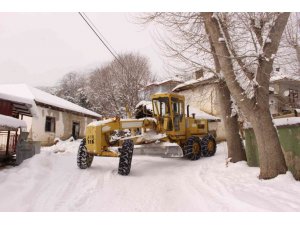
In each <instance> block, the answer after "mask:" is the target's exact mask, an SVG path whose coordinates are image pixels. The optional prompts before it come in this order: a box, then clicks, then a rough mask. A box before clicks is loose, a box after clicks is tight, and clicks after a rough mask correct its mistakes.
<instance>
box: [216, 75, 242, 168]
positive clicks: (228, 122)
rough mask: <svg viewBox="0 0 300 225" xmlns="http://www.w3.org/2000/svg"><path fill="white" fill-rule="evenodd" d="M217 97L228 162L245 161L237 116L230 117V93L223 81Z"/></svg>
mask: <svg viewBox="0 0 300 225" xmlns="http://www.w3.org/2000/svg"><path fill="white" fill-rule="evenodd" d="M218 97H219V104H220V108H221V110H220V112H221V116H222V119H223V122H224V127H225V136H226V141H227V148H228V158H231V160H230V161H231V162H233V163H235V162H239V161H243V160H246V154H245V148H244V145H243V143H242V139H241V136H240V134H239V124H238V116H237V115H235V116H231V112H232V109H231V105H232V101H231V99H230V92H229V90H228V87H227V86H226V83H225V82H224V81H223V82H222V81H220V84H219V95H218Z"/></svg>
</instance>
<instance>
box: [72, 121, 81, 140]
mask: <svg viewBox="0 0 300 225" xmlns="http://www.w3.org/2000/svg"><path fill="white" fill-rule="evenodd" d="M79 134H80V124H79V123H78V122H73V125H72V136H73V138H74V139H75V140H77V139H78V138H79Z"/></svg>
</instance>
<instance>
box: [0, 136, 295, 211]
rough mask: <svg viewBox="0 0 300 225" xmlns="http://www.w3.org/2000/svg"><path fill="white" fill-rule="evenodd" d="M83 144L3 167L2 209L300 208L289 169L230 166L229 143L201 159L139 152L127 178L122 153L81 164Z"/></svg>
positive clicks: (0, 177) (63, 145) (46, 151)
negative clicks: (267, 174) (264, 176)
mask: <svg viewBox="0 0 300 225" xmlns="http://www.w3.org/2000/svg"><path fill="white" fill-rule="evenodd" d="M78 145H79V142H78V141H76V142H61V143H59V144H58V145H57V146H52V147H48V148H43V149H42V153H41V154H39V155H36V156H34V157H33V158H31V159H28V160H25V161H24V162H23V163H22V164H21V165H20V166H18V167H14V168H5V169H3V168H1V169H0V183H1V186H0V193H1V194H0V195H1V201H0V211H300V182H297V181H295V180H294V179H293V177H292V175H291V174H290V173H288V174H286V175H281V176H279V177H277V178H275V179H273V180H268V181H264V180H259V179H258V178H257V176H258V174H259V169H258V168H250V167H248V166H246V163H245V162H240V163H236V164H232V163H230V164H229V165H228V167H226V165H225V158H226V151H227V150H226V143H221V144H219V145H218V149H217V153H216V155H215V156H214V157H211V158H201V159H200V160H198V161H188V160H185V159H166V158H161V157H157V156H156V157H155V156H145V155H134V157H133V162H132V170H131V173H130V175H129V176H125V177H123V176H120V175H118V174H117V167H118V158H99V157H95V158H94V162H93V164H92V167H91V168H89V169H87V170H80V169H78V168H77V165H76V152H77V148H78ZM55 152H57V153H55Z"/></svg>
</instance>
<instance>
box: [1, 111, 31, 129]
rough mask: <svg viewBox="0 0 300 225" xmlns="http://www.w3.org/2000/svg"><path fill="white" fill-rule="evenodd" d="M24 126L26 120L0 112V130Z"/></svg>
mask: <svg viewBox="0 0 300 225" xmlns="http://www.w3.org/2000/svg"><path fill="white" fill-rule="evenodd" d="M19 127H20V128H26V127H27V125H26V122H25V121H24V120H19V119H16V118H13V117H10V116H5V115H1V114H0V130H11V129H18V128H19Z"/></svg>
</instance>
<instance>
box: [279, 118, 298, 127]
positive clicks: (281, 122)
mask: <svg viewBox="0 0 300 225" xmlns="http://www.w3.org/2000/svg"><path fill="white" fill-rule="evenodd" d="M273 122H274V124H275V126H286V125H295V124H300V117H287V118H278V119H274V120H273Z"/></svg>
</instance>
